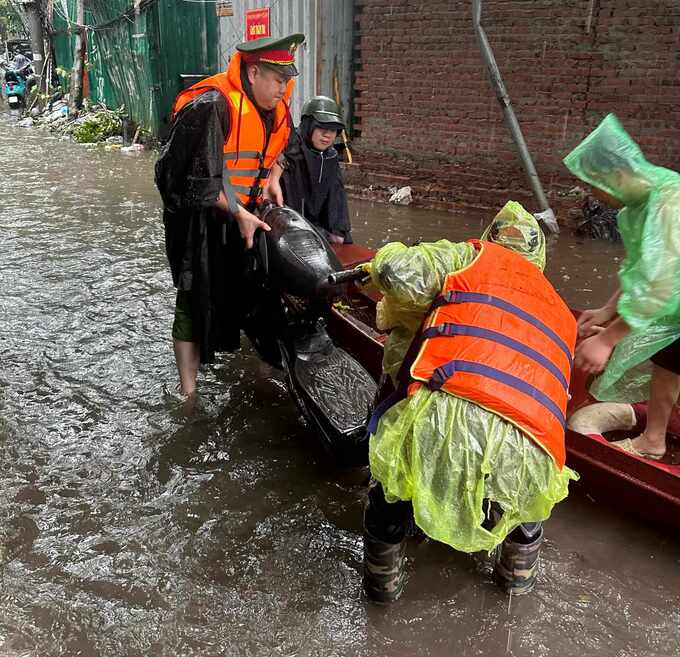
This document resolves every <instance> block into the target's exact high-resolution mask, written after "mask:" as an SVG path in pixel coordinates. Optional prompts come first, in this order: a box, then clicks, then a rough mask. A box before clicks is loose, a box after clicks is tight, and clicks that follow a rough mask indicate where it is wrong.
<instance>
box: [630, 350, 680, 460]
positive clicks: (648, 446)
mask: <svg viewBox="0 0 680 657" xmlns="http://www.w3.org/2000/svg"><path fill="white" fill-rule="evenodd" d="M678 396H680V374H675V373H674V372H671V371H669V370H667V369H664V368H663V367H659V366H658V365H655V364H654V363H652V391H651V395H650V397H649V404H648V406H647V426H646V428H645V430H644V432H643V433H642V434H640V435H639V436H638V437H637V438H635V439H634V440H633V441H632V442H633V446H634V447H635V449H637V450H638V451H640V452H645V453H647V454H654V455H661V454H664V453H665V452H666V431H667V430H668V422H669V420H670V417H671V413H672V412H673V406H675V404H676V403H677V401H678Z"/></svg>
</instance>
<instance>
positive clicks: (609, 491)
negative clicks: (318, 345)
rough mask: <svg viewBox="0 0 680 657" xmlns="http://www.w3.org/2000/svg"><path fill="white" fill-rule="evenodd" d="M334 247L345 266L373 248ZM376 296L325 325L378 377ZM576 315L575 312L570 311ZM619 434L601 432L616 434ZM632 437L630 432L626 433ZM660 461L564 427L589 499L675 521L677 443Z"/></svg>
mask: <svg viewBox="0 0 680 657" xmlns="http://www.w3.org/2000/svg"><path fill="white" fill-rule="evenodd" d="M336 252H337V254H338V257H339V258H340V261H341V262H342V264H343V266H345V267H347V268H349V267H353V266H355V265H357V264H360V263H362V262H366V261H368V260H370V259H371V258H372V257H373V255H374V252H373V251H371V250H370V249H368V248H366V247H363V246H359V245H342V246H339V247H337V248H336ZM378 299H379V297H377V296H372V295H370V294H365V293H361V292H357V293H356V294H353V295H351V296H350V298H349V299H348V300H347V303H346V304H339V305H338V306H336V307H335V308H334V309H333V312H332V317H331V320H330V322H329V330H330V333H331V335H332V336H333V339H334V340H336V341H337V343H338V344H339V345H341V346H342V347H343V348H344V349H346V350H347V351H348V352H350V353H351V354H352V355H353V356H354V357H355V358H356V359H357V360H359V362H360V363H362V364H363V365H364V367H366V369H367V370H368V371H369V372H370V373H371V374H372V375H373V376H374V377H375V378H376V380H377V379H378V378H379V376H380V372H381V362H382V353H383V345H384V343H385V339H386V337H387V336H386V335H385V334H384V333H381V332H379V331H378V330H377V329H376V328H375V324H374V320H375V304H376V303H377V301H378ZM575 314H576V315H578V312H575ZM587 384H588V380H587V376H586V375H585V373H584V372H581V371H579V370H575V371H574V374H573V376H572V381H571V390H570V392H571V395H572V398H571V401H570V409H575V408H579V407H580V406H581V405H583V404H584V403H588V400H589V398H588V392H587ZM621 437H623V436H622V435H616V436H607V438H609V439H619V438H621ZM631 437H632V436H631ZM669 445H670V452H669V454H668V455H667V458H664V461H663V462H656V461H651V460H649V459H643V458H639V457H636V456H633V455H632V454H628V453H627V452H623V451H621V450H620V449H617V448H616V447H612V446H611V445H609V444H608V442H607V440H606V439H603V438H600V439H597V438H593V437H589V436H584V435H581V434H578V433H575V432H574V431H571V430H568V431H567V436H566V446H567V463H568V465H569V466H570V467H572V468H573V469H574V470H576V471H577V472H578V473H579V474H580V475H581V480H580V483H579V485H580V486H582V488H583V489H584V491H585V492H586V494H587V495H588V497H589V498H591V499H593V500H594V501H595V502H599V501H601V500H603V501H606V502H608V503H611V504H615V505H616V507H617V508H618V509H620V510H621V509H623V510H626V511H627V512H630V513H631V514H635V515H638V516H640V517H642V518H644V519H647V520H649V521H650V522H653V523H656V524H663V525H666V526H673V527H675V528H677V527H678V526H680V459H677V464H676V457H677V456H680V444H679V443H678V441H676V440H674V439H672V440H670V441H669Z"/></svg>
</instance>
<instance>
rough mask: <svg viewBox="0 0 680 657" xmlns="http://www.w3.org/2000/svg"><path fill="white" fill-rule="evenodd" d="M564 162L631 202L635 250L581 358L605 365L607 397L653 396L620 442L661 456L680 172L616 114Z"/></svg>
mask: <svg viewBox="0 0 680 657" xmlns="http://www.w3.org/2000/svg"><path fill="white" fill-rule="evenodd" d="M564 163H565V165H566V166H567V168H568V169H569V170H570V171H571V172H572V173H573V174H574V175H575V176H577V177H578V178H580V179H581V180H583V181H584V182H586V183H588V184H589V185H591V186H592V187H593V193H594V195H595V196H597V197H599V198H600V199H601V200H603V201H605V202H607V203H608V204H609V205H611V206H612V207H615V208H621V209H620V211H619V213H618V219H617V223H618V226H619V231H620V232H621V236H622V238H623V243H624V247H625V251H626V256H625V258H624V260H623V263H622V265H621V268H620V270H619V289H618V290H617V291H616V292H615V293H614V295H613V296H612V297H611V299H610V300H609V301H608V302H607V303H606V304H605V305H604V306H603V307H602V308H598V309H596V310H588V311H586V312H584V313H583V314H582V315H581V317H580V318H579V333H580V334H581V335H582V336H583V337H585V338H586V339H584V340H583V342H582V343H581V344H580V345H579V348H578V349H577V353H576V365H577V366H579V367H582V368H583V369H584V370H585V371H587V372H589V373H592V374H599V373H602V374H601V376H600V377H599V378H598V379H596V381H595V383H594V384H593V386H592V387H591V394H592V395H593V396H594V397H595V399H597V400H598V401H601V402H626V403H634V402H640V401H645V400H649V404H648V409H647V425H646V428H645V430H644V432H643V433H642V434H641V435H640V436H638V437H637V438H634V439H632V440H631V439H630V438H627V439H625V440H622V441H617V442H614V443H613V444H614V445H616V446H617V447H619V448H621V449H624V450H625V451H627V452H631V453H633V454H635V455H637V456H642V457H646V458H651V459H655V460H658V459H660V458H662V457H663V456H664V454H665V452H666V431H667V427H668V422H669V419H670V417H671V413H672V411H673V407H674V405H675V404H676V403H677V402H678V396H679V395H680V174H678V173H676V172H675V171H671V170H669V169H664V168H662V167H658V166H655V165H653V164H651V163H649V162H648V161H647V160H646V159H645V157H644V155H643V154H642V151H641V150H640V148H639V146H638V145H637V144H636V143H635V142H634V141H633V139H632V138H631V137H630V136H629V135H628V133H627V132H626V131H625V130H624V128H623V127H622V125H621V123H620V122H619V120H618V119H617V118H616V117H615V116H614V115H613V114H609V115H608V116H607V117H606V118H605V119H604V120H603V121H602V123H601V124H600V125H599V126H598V127H597V128H596V129H595V130H594V131H593V132H592V133H591V134H590V135H589V136H588V137H586V139H585V140H584V141H583V142H582V143H581V144H580V145H579V146H577V147H576V148H575V149H574V150H573V151H572V152H571V153H570V154H569V155H568V156H567V157H566V158H565V160H564ZM605 325H606V327H605ZM603 327H605V328H603Z"/></svg>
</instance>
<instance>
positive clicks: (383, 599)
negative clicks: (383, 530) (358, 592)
mask: <svg viewBox="0 0 680 657" xmlns="http://www.w3.org/2000/svg"><path fill="white" fill-rule="evenodd" d="M405 560H406V538H405V537H404V538H403V539H402V540H401V541H400V542H399V543H386V542H384V541H380V540H378V539H377V538H375V536H373V535H372V534H371V533H370V532H369V531H368V530H367V529H366V528H364V591H365V592H366V595H367V596H368V597H369V599H371V600H373V602H379V603H383V604H387V603H390V602H394V601H395V600H398V599H399V596H400V595H401V592H402V591H403V590H404V563H405Z"/></svg>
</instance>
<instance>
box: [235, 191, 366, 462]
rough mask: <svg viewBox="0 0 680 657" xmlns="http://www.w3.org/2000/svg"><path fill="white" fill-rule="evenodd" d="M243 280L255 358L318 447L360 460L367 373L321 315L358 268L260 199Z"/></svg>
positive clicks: (338, 457)
mask: <svg viewBox="0 0 680 657" xmlns="http://www.w3.org/2000/svg"><path fill="white" fill-rule="evenodd" d="M259 215H260V218H261V220H262V221H264V222H265V223H266V224H268V225H269V226H270V228H271V230H270V231H269V232H260V233H259V235H258V237H257V240H256V246H255V249H254V256H253V260H252V272H251V278H252V282H253V285H252V287H253V289H254V290H255V293H254V294H255V301H254V303H253V305H252V307H251V309H250V312H249V313H248V316H247V318H246V322H245V324H246V325H245V329H246V334H247V335H248V337H249V338H250V340H251V342H252V344H253V346H254V348H255V349H256V351H257V352H258V354H259V355H260V357H261V358H262V359H263V360H264V361H266V362H267V363H269V364H270V365H272V366H274V367H276V368H279V369H281V370H283V372H284V373H285V380H286V386H287V389H288V392H289V394H290V396H291V397H292V398H293V400H294V401H295V403H296V404H297V406H298V408H299V410H300V412H301V414H302V416H303V417H304V419H305V420H306V422H307V424H308V425H309V427H310V429H311V431H312V432H313V434H314V436H315V437H316V438H317V439H318V442H319V444H320V445H321V447H322V448H323V450H324V451H325V452H326V454H327V455H328V456H330V458H331V459H332V460H333V461H334V462H336V463H338V464H341V465H346V466H349V465H363V464H366V463H367V462H368V436H367V433H366V423H367V420H368V416H369V415H370V411H371V407H372V404H373V400H374V398H375V393H376V383H375V381H374V380H373V378H372V377H371V375H370V374H369V373H368V372H367V371H366V370H365V369H364V367H363V366H362V365H360V364H359V363H358V362H357V361H356V360H355V359H354V358H353V357H352V356H350V355H349V354H348V353H347V352H346V351H345V350H344V349H341V348H340V347H338V346H337V345H335V344H334V343H333V340H332V339H331V337H330V336H329V334H328V332H327V330H326V321H325V318H326V317H327V316H328V314H329V313H330V312H331V309H332V303H333V300H334V299H336V298H337V297H338V296H340V295H342V294H343V293H344V292H345V291H346V287H347V285H348V284H349V283H350V282H352V281H357V280H359V279H361V278H364V277H365V276H366V275H365V273H364V272H363V271H362V270H360V269H353V270H349V271H342V267H341V265H340V263H339V261H338V259H337V257H336V255H335V253H334V252H333V249H332V248H331V246H330V244H329V243H328V242H327V241H326V239H325V238H324V237H323V236H322V235H321V233H320V232H319V231H318V230H317V229H316V228H315V227H314V226H313V225H312V224H311V223H310V222H309V221H307V220H306V219H305V218H304V217H302V216H301V215H300V214H298V213H297V212H295V211H294V210H291V209H290V208H287V207H278V206H275V205H273V204H271V203H269V202H265V204H264V205H262V206H261V207H260V209H259Z"/></svg>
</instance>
